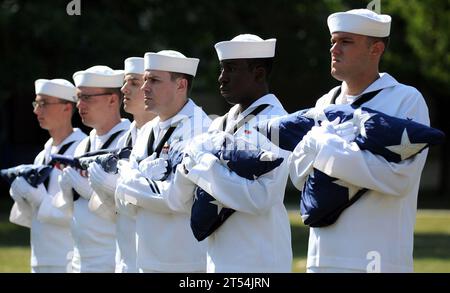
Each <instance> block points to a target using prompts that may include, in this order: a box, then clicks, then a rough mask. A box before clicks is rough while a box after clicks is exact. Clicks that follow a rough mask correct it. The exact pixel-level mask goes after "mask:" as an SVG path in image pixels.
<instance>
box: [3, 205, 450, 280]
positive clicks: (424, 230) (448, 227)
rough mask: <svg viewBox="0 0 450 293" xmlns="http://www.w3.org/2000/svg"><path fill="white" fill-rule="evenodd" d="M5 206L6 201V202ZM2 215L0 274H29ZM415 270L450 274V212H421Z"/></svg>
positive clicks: (299, 242) (302, 258) (24, 254)
mask: <svg viewBox="0 0 450 293" xmlns="http://www.w3.org/2000/svg"><path fill="white" fill-rule="evenodd" d="M3 203H4V202H3ZM1 210H2V212H1V213H0V272H29V271H30V266H29V257H30V248H29V231H28V229H26V228H22V227H19V226H16V225H13V224H11V223H9V222H8V213H7V212H6V211H5V208H4V207H2V208H1ZM290 220H291V226H292V247H293V251H294V263H293V271H294V272H304V271H305V264H306V249H307V244H308V229H307V227H305V226H304V225H303V224H302V222H301V219H300V216H299V215H298V213H297V212H291V213H290ZM414 270H415V272H420V273H425V272H427V273H444V272H445V273H450V210H445V211H439V210H436V211H433V210H420V211H419V212H418V215H417V224H416V229H415V238H414Z"/></svg>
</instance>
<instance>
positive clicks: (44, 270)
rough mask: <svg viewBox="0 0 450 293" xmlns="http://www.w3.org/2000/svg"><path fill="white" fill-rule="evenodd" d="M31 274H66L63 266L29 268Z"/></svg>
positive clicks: (65, 268)
mask: <svg viewBox="0 0 450 293" xmlns="http://www.w3.org/2000/svg"><path fill="white" fill-rule="evenodd" d="M31 272H32V273H46V274H48V273H67V267H65V266H35V267H31Z"/></svg>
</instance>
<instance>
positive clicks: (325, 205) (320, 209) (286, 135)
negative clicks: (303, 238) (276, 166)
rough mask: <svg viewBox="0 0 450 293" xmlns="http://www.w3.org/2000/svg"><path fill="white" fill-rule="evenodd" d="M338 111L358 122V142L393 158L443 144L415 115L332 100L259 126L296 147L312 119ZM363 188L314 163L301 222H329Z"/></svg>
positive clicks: (335, 114) (277, 141)
mask: <svg viewBox="0 0 450 293" xmlns="http://www.w3.org/2000/svg"><path fill="white" fill-rule="evenodd" d="M336 117H340V118H341V123H343V122H346V121H349V120H351V121H352V122H353V123H354V125H355V126H356V127H357V136H356V138H355V141H354V142H355V143H356V144H357V145H358V147H359V148H360V149H361V150H366V151H369V152H372V153H373V154H376V155H380V156H382V157H384V158H385V159H386V160H387V161H389V162H393V163H398V162H400V161H402V160H405V159H408V158H410V157H412V156H414V155H416V154H417V153H419V152H421V151H422V150H423V149H425V148H426V147H428V146H430V145H437V144H441V143H443V141H444V138H445V135H444V133H443V132H442V131H440V130H438V129H435V128H432V127H429V126H426V125H423V124H420V123H417V122H414V121H412V119H409V118H408V119H400V118H396V117H393V116H389V115H386V114H384V113H382V112H379V111H375V110H372V109H370V108H366V107H362V108H356V107H353V106H351V105H330V106H328V107H327V108H325V109H324V110H317V109H315V108H311V109H307V110H302V111H298V112H296V113H293V114H289V115H286V116H283V117H279V118H276V119H272V120H268V121H263V122H261V123H259V124H258V126H257V129H258V131H260V132H261V133H262V134H263V135H265V136H267V137H268V138H269V139H270V140H271V142H272V143H274V144H275V145H277V146H279V147H280V148H282V149H285V150H288V151H293V150H294V149H295V147H296V146H297V144H298V143H299V142H300V141H301V140H302V138H303V136H304V135H305V134H306V133H307V132H308V131H309V130H310V129H311V128H312V127H313V126H314V125H318V124H319V123H320V122H321V121H325V120H328V121H333V120H334V119H335V118H336ZM364 192H365V189H362V188H360V187H356V186H352V185H349V184H347V183H346V182H343V181H341V180H339V179H337V178H332V177H330V176H328V175H326V174H324V173H322V172H320V171H319V170H316V169H314V170H313V171H312V173H311V174H310V175H309V177H308V179H307V181H306V183H305V185H304V187H303V193H302V196H301V202H300V212H301V214H302V219H303V222H304V223H305V224H306V225H309V226H311V227H322V226H328V225H331V224H333V223H334V222H335V221H336V220H337V219H338V217H339V215H340V214H341V212H342V211H343V210H344V209H345V208H347V207H348V206H350V205H351V204H352V203H353V202H354V201H356V200H357V199H358V198H359V197H360V196H361V195H362V194H363V193H364ZM330 195H333V196H330Z"/></svg>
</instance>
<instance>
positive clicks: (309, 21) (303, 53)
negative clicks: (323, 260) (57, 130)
mask: <svg viewBox="0 0 450 293" xmlns="http://www.w3.org/2000/svg"><path fill="white" fill-rule="evenodd" d="M69 2H70V1H69V0H56V1H55V0H40V1H31V0H29V1H26V0H0V33H1V40H0V42H1V46H0V56H1V61H0V62H1V63H0V64H1V71H0V168H5V167H10V166H14V165H16V164H19V163H27V162H30V161H31V160H32V159H33V158H34V156H35V155H36V154H37V152H38V151H39V150H40V149H41V148H42V145H43V144H44V142H45V141H46V140H47V139H48V134H47V132H46V131H44V130H41V129H40V128H39V126H38V123H37V122H36V120H35V117H34V115H33V113H32V108H31V101H32V100H33V99H34V81H35V80H36V79H38V78H50V79H51V78H65V79H68V80H71V81H72V75H73V73H74V72H76V71H78V70H83V69H86V68H88V67H90V66H93V65H108V66H110V67H112V68H114V69H119V68H122V67H123V61H124V59H126V58H127V57H130V56H143V55H144V53H145V52H149V51H159V50H162V49H174V50H178V51H181V52H183V53H184V54H185V55H186V56H189V57H198V58H200V59H201V61H200V65H199V69H198V73H197V77H196V79H195V82H194V88H193V92H192V97H193V99H194V100H195V101H196V102H197V104H199V105H201V106H203V107H204V109H205V111H206V112H207V113H208V114H220V115H221V114H223V113H225V112H226V110H227V109H228V105H226V103H225V102H224V101H223V99H222V98H221V97H220V94H219V92H218V83H217V77H218V72H219V62H218V59H217V56H216V53H215V50H214V47H213V45H214V44H215V43H216V42H219V41H223V40H229V39H231V38H233V37H234V36H236V35H238V34H241V33H253V34H257V35H259V36H261V37H262V38H264V39H267V38H277V52H276V59H275V64H274V70H273V74H272V77H271V90H272V92H273V93H275V94H276V95H277V96H278V97H279V98H280V100H281V101H282V102H283V103H284V105H285V107H286V109H287V110H288V111H289V112H293V111H295V110H298V109H301V108H306V107H311V106H313V105H314V101H315V100H316V99H317V98H319V97H320V96H321V95H323V94H324V93H326V92H328V90H329V89H330V88H331V87H333V86H335V85H337V84H338V82H337V81H336V80H334V79H333V78H332V77H331V76H330V74H329V71H330V70H329V67H330V65H329V64H330V56H329V47H330V45H329V44H330V41H329V39H330V36H329V32H328V28H327V25H326V19H327V17H328V15H329V14H330V13H332V12H336V11H342V10H348V9H353V8H364V7H366V6H367V4H368V2H369V1H356V0H353V1H352V0H325V1H313V0H304V1H293V0H266V1H260V0H259V1H257V0H246V1H237V0H227V1H215V0H185V1H182V0H179V1H167V0H128V1H106V0H98V1H87V0H80V2H81V15H80V16H69V15H68V14H67V13H66V6H67V4H68V3H69ZM381 10H382V13H388V14H391V15H392V16H393V25H392V30H391V31H392V33H391V36H392V37H391V44H390V48H389V49H388V52H387V53H386V55H385V56H384V60H383V62H382V65H381V71H387V72H389V73H390V74H392V75H393V76H394V77H395V78H397V80H399V81H400V82H402V83H405V84H410V85H413V86H415V87H416V88H418V89H419V90H420V91H421V92H422V93H423V95H424V96H425V99H426V101H427V104H428V105H429V108H430V114H431V119H432V125H433V126H434V127H437V128H440V129H442V130H444V131H445V132H446V133H447V134H448V133H449V131H448V128H449V123H448V122H446V121H445V117H446V114H445V111H446V109H448V108H449V106H450V105H449V98H450V97H449V93H450V72H449V68H450V50H449V27H450V26H449V19H450V1H449V0H424V1H419V0H409V1H406V0H382V1H381ZM392 98H395V97H392ZM74 123H75V125H76V126H77V127H82V125H81V123H80V120H79V118H78V115H77V114H76V115H75V117H74ZM83 129H84V130H87V129H86V128H83ZM449 152H450V149H449V144H448V143H447V144H446V145H444V146H441V147H436V148H434V149H432V150H431V152H430V157H429V160H428V162H427V166H426V169H425V171H426V172H424V178H423V188H429V189H431V190H432V191H433V192H434V193H436V192H437V193H439V195H440V196H441V198H444V196H445V198H449V197H450V192H449V185H448V181H449V180H450V176H449V172H448V169H449V166H448V163H449V161H450V160H449V157H448V153H449ZM425 173H428V174H431V176H425ZM0 184H1V185H0V191H1V192H2V193H6V192H7V188H8V187H7V186H5V184H4V183H3V182H2V183H0Z"/></svg>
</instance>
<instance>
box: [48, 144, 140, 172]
mask: <svg viewBox="0 0 450 293" xmlns="http://www.w3.org/2000/svg"><path fill="white" fill-rule="evenodd" d="M131 149H132V148H131V147H125V148H121V149H120V148H119V149H115V150H99V151H95V152H89V153H86V154H84V155H82V156H79V157H70V156H63V155H56V154H55V155H51V160H50V163H49V164H50V165H52V166H55V167H57V168H59V169H63V168H65V167H68V166H70V167H72V168H75V169H78V170H83V171H85V170H87V169H88V168H89V165H90V164H91V163H93V162H97V163H98V164H100V165H101V166H102V168H103V170H104V171H105V172H107V173H113V174H115V173H117V161H119V160H120V159H128V158H129V157H130V154H131Z"/></svg>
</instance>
